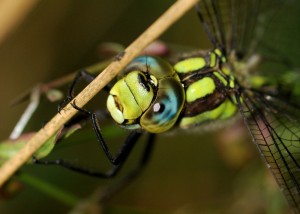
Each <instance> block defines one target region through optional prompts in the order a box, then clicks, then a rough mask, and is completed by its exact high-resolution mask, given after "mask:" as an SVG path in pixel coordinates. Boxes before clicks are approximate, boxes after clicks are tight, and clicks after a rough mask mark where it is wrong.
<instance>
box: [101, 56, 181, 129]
mask: <svg viewBox="0 0 300 214" xmlns="http://www.w3.org/2000/svg"><path fill="white" fill-rule="evenodd" d="M184 96H185V95H184V89H183V87H182V85H181V83H180V81H179V78H178V76H177V74H176V73H175V71H174V69H173V68H172V66H171V65H170V64H168V63H167V62H165V61H164V60H162V59H159V58H156V57H149V56H142V57H137V58H136V59H134V60H133V61H132V62H131V63H130V64H129V65H128V66H127V67H126V68H125V70H124V71H123V72H122V74H121V76H120V78H119V80H118V81H117V82H116V83H115V85H114V86H113V87H112V89H111V90H110V94H109V96H108V98H107V109H108V111H109V112H110V114H111V116H112V118H113V119H114V120H115V122H117V123H118V124H119V125H121V126H123V127H124V128H127V129H139V128H142V129H145V130H146V131H148V132H151V133H160V132H164V131H166V130H168V129H170V128H171V127H172V126H173V125H174V124H175V123H176V121H177V119H178V117H179V115H180V112H181V109H182V108H183V104H184Z"/></svg>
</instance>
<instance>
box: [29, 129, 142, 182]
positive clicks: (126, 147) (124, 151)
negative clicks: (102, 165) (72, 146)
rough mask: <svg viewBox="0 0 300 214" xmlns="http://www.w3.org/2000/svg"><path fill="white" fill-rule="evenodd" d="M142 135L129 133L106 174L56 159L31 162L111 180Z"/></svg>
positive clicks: (34, 159)
mask: <svg viewBox="0 0 300 214" xmlns="http://www.w3.org/2000/svg"><path fill="white" fill-rule="evenodd" d="M141 135H142V133H140V132H131V133H130V134H129V136H128V137H127V138H126V140H125V142H124V144H123V146H122V147H121V148H120V150H119V152H118V155H117V156H116V158H115V159H117V160H118V164H114V165H113V167H112V168H111V169H110V170H108V171H107V172H98V171H93V170H91V169H86V168H83V167H80V166H77V165H75V164H72V163H69V162H67V161H64V160H61V159H58V160H38V159H36V158H34V157H33V162H34V163H36V164H42V165H59V166H62V167H65V168H67V169H70V170H72V171H76V172H79V173H82V174H86V175H89V176H93V177H98V178H111V177H113V176H115V175H116V174H117V173H118V172H119V170H120V169H121V167H122V166H123V163H124V162H125V161H126V159H127V157H128V155H129V154H130V152H131V150H132V148H133V147H134V145H135V144H136V142H137V141H138V139H139V138H140V136H141Z"/></svg>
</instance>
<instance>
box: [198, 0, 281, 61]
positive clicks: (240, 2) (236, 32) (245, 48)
mask: <svg viewBox="0 0 300 214" xmlns="http://www.w3.org/2000/svg"><path fill="white" fill-rule="evenodd" d="M281 4H282V2H281V1H280V0H271V1H270V0H251V1H249V0H202V1H201V2H200V4H199V11H200V16H201V17H202V20H203V21H202V22H203V25H204V28H206V27H205V26H207V28H206V29H205V30H206V31H207V34H208V36H209V39H210V41H211V42H212V44H213V46H214V47H223V48H224V51H225V53H227V54H230V52H231V51H232V50H235V51H236V52H238V53H239V54H240V55H241V58H246V57H247V56H250V55H251V54H252V53H253V51H254V50H255V48H256V46H257V44H258V41H260V37H261V36H262V35H263V33H264V29H265V26H267V25H268V21H269V20H270V19H271V18H272V16H274V13H275V12H276V9H278V8H279V5H281ZM200 19H201V18H200Z"/></svg>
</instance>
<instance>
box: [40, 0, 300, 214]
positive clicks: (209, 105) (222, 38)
mask: <svg viewBox="0 0 300 214" xmlns="http://www.w3.org/2000/svg"><path fill="white" fill-rule="evenodd" d="M292 2H293V1H280V0H275V1H268V0H251V1H247V0H220V1H218V0H210V1H209V0H203V1H201V2H200V3H199V5H197V6H196V11H197V14H198V16H199V19H200V21H201V23H202V26H203V28H204V30H205V32H206V33H207V36H208V38H209V40H210V42H211V44H212V48H211V49H210V50H199V51H194V52H191V53H185V54H181V55H180V57H178V59H177V60H176V62H174V63H169V62H168V61H167V60H165V59H161V58H158V57H155V56H149V55H147V56H140V57H138V58H136V59H134V60H133V61H132V62H131V63H130V64H129V65H128V66H127V67H126V69H125V70H124V71H123V72H122V73H121V74H120V75H119V77H118V80H117V81H116V82H115V83H114V85H113V86H108V87H107V91H108V92H109V95H108V98H107V109H108V112H109V113H110V115H111V117H112V118H113V119H114V121H115V122H116V123H117V124H118V125H120V126H121V127H123V128H124V129H129V130H131V133H130V134H129V136H128V138H127V139H126V140H125V141H124V144H123V145H122V147H121V148H120V150H119V152H118V153H117V156H116V157H114V156H113V155H112V153H111V152H110V149H109V146H108V144H106V141H105V139H104V138H103V136H102V134H101V132H100V126H101V121H100V120H98V119H97V115H96V114H95V113H93V112H91V111H88V110H85V109H80V108H78V107H77V106H76V103H73V107H74V108H76V109H78V110H79V111H80V112H82V113H84V114H87V115H89V116H90V117H91V120H92V124H93V127H94V129H95V132H96V135H97V138H98V140H99V142H100V144H101V146H102V149H103V151H104V152H105V154H106V156H107V158H108V159H109V160H110V162H111V163H112V164H113V168H112V169H111V170H109V171H108V172H95V171H90V170H88V169H84V168H80V167H78V166H75V165H73V164H71V163H69V162H65V161H62V160H56V161H43V160H36V161H37V163H41V164H58V165H61V166H64V167H66V168H69V169H71V170H75V171H79V172H81V173H85V174H88V175H91V176H95V177H102V178H108V177H112V176H114V175H115V174H117V172H118V171H119V169H120V168H121V167H122V165H123V163H124V162H125V160H126V159H127V157H128V155H129V154H130V152H131V151H132V149H133V147H134V145H135V143H136V142H137V141H138V139H139V138H140V137H141V136H142V135H143V134H145V133H147V134H148V140H147V143H146V146H145V151H144V153H143V155H142V158H141V161H140V163H139V165H138V167H137V168H136V169H135V170H134V171H133V173H132V174H130V175H129V176H128V178H130V177H132V176H133V175H134V174H135V173H136V172H137V171H139V170H140V169H141V168H142V166H144V164H145V163H146V162H147V160H148V157H149V154H150V151H151V148H152V143H153V141H154V139H155V138H154V136H155V135H156V134H159V133H164V132H168V131H172V130H174V129H177V128H180V129H190V128H193V127H195V126H199V127H200V128H201V127H202V126H206V125H207V124H211V123H214V122H217V123H219V122H220V121H221V122H222V121H225V120H228V119H231V118H233V117H235V116H236V115H237V114H240V115H241V117H242V118H243V119H244V122H245V124H246V126H247V127H248V129H249V132H250V134H251V136H252V138H253V141H254V143H255V144H256V145H257V147H258V150H259V152H260V153H261V155H262V157H263V159H264V161H265V163H266V165H267V167H268V168H269V169H270V170H271V172H272V174H273V176H274V178H275V179H276V181H277V183H278V185H279V188H280V190H281V191H282V193H283V194H284V195H285V197H286V199H287V200H288V202H289V204H290V206H291V207H293V209H294V210H295V212H297V213H300V195H299V193H300V182H299V180H300V166H299V164H300V160H299V159H300V151H299V150H300V128H299V123H300V122H299V120H300V110H299V104H300V102H299V95H300V93H299V87H298V86H296V83H297V80H299V74H298V73H299V72H298V71H297V70H296V69H294V66H293V65H294V63H295V62H294V61H293V60H290V59H289V57H287V56H284V55H283V54H282V52H284V51H282V50H281V49H277V47H279V46H280V44H272V43H271V44H270V43H268V41H267V40H265V39H262V38H266V36H265V35H269V37H267V38H269V39H271V38H273V36H274V35H272V33H271V32H268V26H269V25H275V23H278V26H280V25H283V24H282V23H280V21H281V20H280V19H278V18H277V17H279V14H280V13H281V7H282V6H289V4H290V3H292ZM279 41H280V40H279ZM294 49H297V48H295V47H294ZM278 56H282V58H279V57H278ZM268 63H271V64H272V63H273V64H275V65H278V66H277V67H278V69H276V68H275V69H274V68H272V69H271V68H270V66H268ZM258 69H259V70H258ZM274 77H276V78H274ZM297 78H298V79H297ZM80 79H85V80H87V81H92V80H93V76H92V75H90V74H89V73H88V72H87V71H82V72H80V73H79V74H78V76H77V78H76V79H75V80H74V82H73V84H72V86H71V89H70V93H69V97H68V99H69V100H71V99H72V98H73V94H74V88H75V86H76V84H77V82H78V81H79V80H80Z"/></svg>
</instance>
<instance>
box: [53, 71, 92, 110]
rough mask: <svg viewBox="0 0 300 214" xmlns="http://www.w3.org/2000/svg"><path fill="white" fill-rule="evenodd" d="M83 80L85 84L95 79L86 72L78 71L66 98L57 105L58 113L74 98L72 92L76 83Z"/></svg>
mask: <svg viewBox="0 0 300 214" xmlns="http://www.w3.org/2000/svg"><path fill="white" fill-rule="evenodd" d="M82 79H83V80H85V81H86V82H88V83H90V82H92V81H93V80H94V79H95V77H94V76H93V75H92V74H90V73H88V72H87V71H86V70H80V71H79V72H78V73H77V75H76V76H75V78H74V80H73V82H72V84H71V86H70V88H69V92H68V95H67V98H66V99H64V100H63V101H62V102H61V103H60V104H59V105H58V112H60V111H61V110H62V109H63V108H64V107H65V106H66V105H67V104H68V103H69V102H70V101H71V100H73V98H74V97H75V95H74V92H75V87H76V85H77V83H78V82H79V81H81V80H82Z"/></svg>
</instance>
